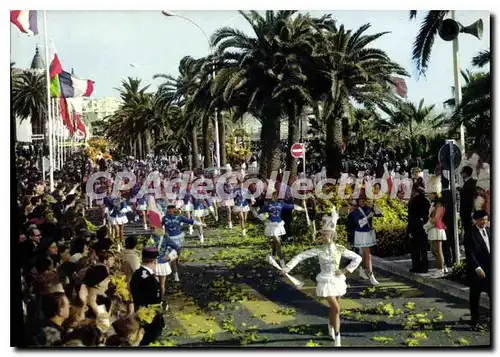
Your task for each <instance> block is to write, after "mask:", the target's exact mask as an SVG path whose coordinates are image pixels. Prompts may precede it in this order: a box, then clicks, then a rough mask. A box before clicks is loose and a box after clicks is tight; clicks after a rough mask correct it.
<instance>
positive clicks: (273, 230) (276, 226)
mask: <svg viewBox="0 0 500 357" xmlns="http://www.w3.org/2000/svg"><path fill="white" fill-rule="evenodd" d="M264 234H265V235H266V236H267V237H281V236H284V235H285V234H286V231H285V222H283V221H281V222H267V223H266V228H265V230H264Z"/></svg>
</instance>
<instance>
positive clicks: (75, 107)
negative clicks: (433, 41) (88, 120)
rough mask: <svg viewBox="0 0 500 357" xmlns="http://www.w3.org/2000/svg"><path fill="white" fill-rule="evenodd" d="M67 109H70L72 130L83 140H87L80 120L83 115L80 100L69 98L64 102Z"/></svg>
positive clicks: (84, 128)
mask: <svg viewBox="0 0 500 357" xmlns="http://www.w3.org/2000/svg"><path fill="white" fill-rule="evenodd" d="M66 102H67V103H68V105H69V107H70V108H71V113H72V118H73V121H72V123H73V128H74V129H75V131H76V132H79V133H80V134H81V135H82V136H83V137H84V138H87V128H86V127H85V124H84V123H83V120H82V113H83V102H82V99H81V98H69V99H67V100H66Z"/></svg>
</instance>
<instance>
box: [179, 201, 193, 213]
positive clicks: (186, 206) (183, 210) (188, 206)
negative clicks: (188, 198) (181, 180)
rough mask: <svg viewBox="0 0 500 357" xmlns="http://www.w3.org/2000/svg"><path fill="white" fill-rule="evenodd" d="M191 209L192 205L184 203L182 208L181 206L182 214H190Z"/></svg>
mask: <svg viewBox="0 0 500 357" xmlns="http://www.w3.org/2000/svg"><path fill="white" fill-rule="evenodd" d="M193 208H194V207H193V204H192V203H186V204H185V205H184V206H182V212H192V211H193Z"/></svg>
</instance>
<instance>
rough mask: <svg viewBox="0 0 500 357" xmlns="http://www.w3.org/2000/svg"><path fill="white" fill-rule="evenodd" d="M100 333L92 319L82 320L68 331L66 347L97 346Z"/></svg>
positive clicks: (99, 340)
mask: <svg viewBox="0 0 500 357" xmlns="http://www.w3.org/2000/svg"><path fill="white" fill-rule="evenodd" d="M101 340H102V333H101V331H100V330H99V328H98V327H97V325H96V322H95V321H94V320H83V321H81V322H80V323H79V324H78V326H77V327H76V328H75V329H74V330H72V331H71V332H69V333H68V335H67V338H66V341H65V343H64V346H66V347H97V346H100V345H101V342H102V341H101Z"/></svg>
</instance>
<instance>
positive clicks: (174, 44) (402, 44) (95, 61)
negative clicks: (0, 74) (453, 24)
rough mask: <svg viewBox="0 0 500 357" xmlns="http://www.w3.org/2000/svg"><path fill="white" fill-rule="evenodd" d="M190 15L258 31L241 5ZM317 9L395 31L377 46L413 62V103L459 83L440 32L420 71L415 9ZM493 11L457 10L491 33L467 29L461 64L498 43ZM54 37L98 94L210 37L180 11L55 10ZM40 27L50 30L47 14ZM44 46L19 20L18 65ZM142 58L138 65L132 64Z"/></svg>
mask: <svg viewBox="0 0 500 357" xmlns="http://www.w3.org/2000/svg"><path fill="white" fill-rule="evenodd" d="M176 13H178V14H181V15H183V16H186V17H189V18H190V19H192V20H193V21H194V22H196V23H197V24H198V25H199V26H200V27H202V28H203V29H204V30H205V32H206V33H207V34H208V35H209V36H210V35H211V34H212V33H213V32H214V30H216V29H217V28H219V27H221V26H222V25H229V26H232V27H235V28H238V29H240V30H242V31H244V32H246V33H248V34H252V32H251V29H250V27H249V26H248V24H247V23H246V21H245V20H244V19H243V18H242V17H241V16H239V15H238V13H237V11H234V10H230V11H221V10H213V11H207V10H204V11H192V10H190V11H176ZM310 13H311V14H312V15H314V16H318V17H319V16H322V15H324V14H326V13H331V14H332V15H333V18H335V19H337V20H338V22H339V23H341V24H344V25H345V26H346V27H347V28H358V27H359V26H361V25H363V24H365V23H370V24H371V25H372V27H371V29H370V30H369V31H370V32H371V33H375V32H382V31H391V33H390V34H387V35H385V36H383V37H382V38H380V39H378V40H377V41H376V42H375V43H376V45H377V47H379V48H381V49H383V50H385V51H386V52H387V53H388V54H389V56H390V57H391V58H392V59H393V60H394V61H396V62H398V63H399V64H400V65H402V66H403V67H405V68H406V69H407V71H408V72H409V73H410V74H411V75H412V78H409V79H408V80H407V84H408V97H409V99H410V100H411V101H413V102H418V101H419V100H420V99H421V98H424V99H425V102H426V104H433V103H436V104H437V107H438V108H441V106H442V102H443V101H444V100H446V99H448V98H449V97H450V88H451V86H452V85H453V66H452V44H451V42H444V41H442V40H441V39H439V38H438V39H437V40H436V42H435V45H434V49H433V53H432V59H431V63H430V68H429V70H428V73H427V77H420V78H417V77H416V76H415V70H414V65H413V63H412V60H411V50H412V44H413V40H414V38H415V35H416V34H417V31H418V29H419V26H420V20H421V16H423V14H424V12H422V13H421V15H420V16H419V18H418V21H412V22H410V21H409V19H408V11H387V10H384V11H361V10H352V11H345V10H343V11H334V10H332V11H317V10H314V11H310ZM489 16H490V13H489V12H487V11H457V13H456V19H457V20H458V21H459V22H461V23H462V24H464V25H469V24H471V23H473V22H474V21H476V20H477V19H478V18H481V19H482V20H483V22H484V37H483V39H482V40H478V39H476V38H475V37H473V36H470V35H465V34H462V35H460V67H461V68H463V69H465V68H471V65H470V62H471V59H472V57H473V56H474V55H476V54H477V53H478V52H479V51H482V50H485V49H488V48H490V20H489ZM47 18H48V33H49V35H50V36H49V38H50V40H51V41H52V42H53V44H54V45H55V48H56V49H57V52H58V54H59V58H60V60H61V62H62V65H63V68H65V69H66V70H70V69H71V68H74V69H75V73H76V75H78V76H80V77H82V78H89V79H92V80H94V81H95V91H94V94H93V97H94V98H102V97H105V96H117V93H116V91H115V90H114V87H117V86H119V85H120V82H121V80H122V79H123V78H126V77H127V76H132V77H139V78H142V79H143V82H144V84H153V88H155V87H156V84H158V83H161V80H160V79H158V80H155V81H153V79H152V76H153V75H154V74H156V73H168V74H172V75H176V74H177V73H178V70H177V67H178V63H179V61H180V59H181V58H182V57H183V56H186V55H191V56H193V57H200V56H204V55H206V54H207V53H208V45H207V42H206V40H205V38H204V36H203V35H202V33H201V32H200V31H199V29H197V28H196V27H195V26H194V25H192V24H190V23H189V22H187V21H185V20H183V19H181V18H176V17H165V16H162V15H161V13H160V12H159V11H125V10H122V11H76V10H71V11H62V10H61V11H48V12H47ZM39 26H40V32H42V31H43V27H42V15H41V13H39ZM37 44H39V45H40V47H41V48H43V36H41V35H38V36H35V37H27V36H25V35H24V34H22V33H20V32H19V31H18V30H17V28H15V27H14V26H13V25H11V61H13V62H16V67H21V68H25V67H29V65H30V64H31V60H32V57H33V54H34V51H35V47H36V45H37ZM131 63H133V64H136V67H131V66H130V64H131Z"/></svg>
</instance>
